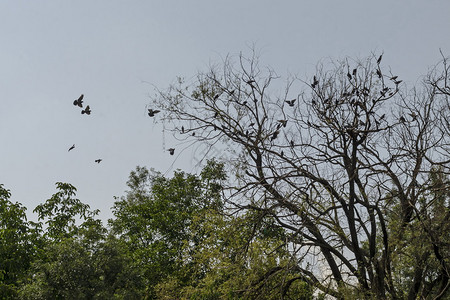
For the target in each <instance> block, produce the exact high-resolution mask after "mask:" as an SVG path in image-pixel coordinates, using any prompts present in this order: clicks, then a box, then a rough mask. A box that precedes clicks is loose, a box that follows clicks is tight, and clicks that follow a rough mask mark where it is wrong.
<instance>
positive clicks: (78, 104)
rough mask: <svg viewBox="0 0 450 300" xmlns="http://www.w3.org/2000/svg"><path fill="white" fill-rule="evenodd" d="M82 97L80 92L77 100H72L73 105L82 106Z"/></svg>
mask: <svg viewBox="0 0 450 300" xmlns="http://www.w3.org/2000/svg"><path fill="white" fill-rule="evenodd" d="M83 97H84V95H83V94H81V96H80V97H79V98H78V99H77V100H75V101H73V105H75V106H79V107H83Z"/></svg>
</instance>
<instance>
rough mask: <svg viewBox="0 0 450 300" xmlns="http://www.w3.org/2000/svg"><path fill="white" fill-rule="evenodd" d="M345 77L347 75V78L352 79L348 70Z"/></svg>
mask: <svg viewBox="0 0 450 300" xmlns="http://www.w3.org/2000/svg"><path fill="white" fill-rule="evenodd" d="M347 77H348V80H352V74H350V71H349V72H347Z"/></svg>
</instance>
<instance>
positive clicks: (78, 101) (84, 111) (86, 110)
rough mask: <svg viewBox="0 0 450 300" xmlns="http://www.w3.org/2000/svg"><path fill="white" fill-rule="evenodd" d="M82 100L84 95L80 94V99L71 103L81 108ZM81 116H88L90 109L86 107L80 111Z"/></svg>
mask: <svg viewBox="0 0 450 300" xmlns="http://www.w3.org/2000/svg"><path fill="white" fill-rule="evenodd" d="M83 98H84V94H81V96H80V97H78V99H77V100H75V101H73V105H75V106H78V107H80V108H83ZM81 114H82V115H84V114H86V115H90V114H91V108H90V107H89V105H88V106H86V108H85V109H82V110H81Z"/></svg>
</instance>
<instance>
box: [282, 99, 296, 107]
mask: <svg viewBox="0 0 450 300" xmlns="http://www.w3.org/2000/svg"><path fill="white" fill-rule="evenodd" d="M295 100H297V99H292V100H285V101H284V102H286V103H287V104H289V106H290V107H293V106H294V103H295Z"/></svg>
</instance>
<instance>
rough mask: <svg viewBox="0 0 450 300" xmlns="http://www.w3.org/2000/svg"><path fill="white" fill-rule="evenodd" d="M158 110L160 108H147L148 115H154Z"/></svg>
mask: <svg viewBox="0 0 450 300" xmlns="http://www.w3.org/2000/svg"><path fill="white" fill-rule="evenodd" d="M159 112H160V110H156V109H155V110H153V109H151V108H149V109H148V116H149V117H154V116H155V115H156V114H157V113H159Z"/></svg>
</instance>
